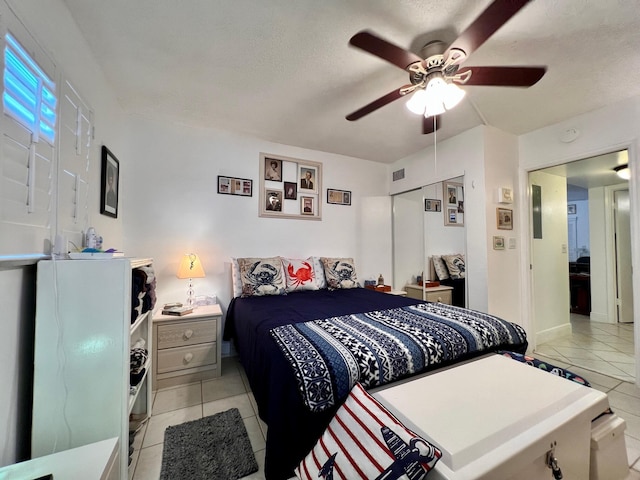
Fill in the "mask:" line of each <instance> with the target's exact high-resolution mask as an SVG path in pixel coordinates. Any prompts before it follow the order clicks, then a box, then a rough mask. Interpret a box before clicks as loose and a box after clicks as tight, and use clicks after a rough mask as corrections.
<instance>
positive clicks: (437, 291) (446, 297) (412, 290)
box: [404, 284, 453, 305]
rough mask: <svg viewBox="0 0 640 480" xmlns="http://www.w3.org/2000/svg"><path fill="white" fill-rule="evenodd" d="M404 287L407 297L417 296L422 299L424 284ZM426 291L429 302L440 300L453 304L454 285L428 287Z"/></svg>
mask: <svg viewBox="0 0 640 480" xmlns="http://www.w3.org/2000/svg"><path fill="white" fill-rule="evenodd" d="M404 289H405V290H406V291H407V297H409V298H416V299H418V300H422V286H421V285H415V284H412V285H405V286H404ZM424 291H425V300H426V301H427V302H439V303H446V304H448V305H451V296H452V291H453V287H448V286H446V285H440V286H438V287H427V288H425V289H424Z"/></svg>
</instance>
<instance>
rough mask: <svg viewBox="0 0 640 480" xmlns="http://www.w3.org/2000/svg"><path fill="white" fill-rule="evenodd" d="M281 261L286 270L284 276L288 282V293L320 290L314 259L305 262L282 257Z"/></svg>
mask: <svg viewBox="0 0 640 480" xmlns="http://www.w3.org/2000/svg"><path fill="white" fill-rule="evenodd" d="M280 259H281V260H282V267H283V268H284V274H285V278H286V280H287V284H286V289H287V292H296V291H300V290H318V284H317V283H316V274H315V269H314V268H313V259H312V258H311V257H309V258H307V259H305V260H298V259H293V258H282V257H280Z"/></svg>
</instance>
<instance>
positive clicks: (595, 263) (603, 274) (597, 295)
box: [589, 187, 615, 322]
mask: <svg viewBox="0 0 640 480" xmlns="http://www.w3.org/2000/svg"><path fill="white" fill-rule="evenodd" d="M605 209H606V196H605V189H604V187H598V188H590V189H589V225H591V228H590V231H589V239H590V245H591V265H590V267H589V268H590V271H591V314H590V318H591V319H592V320H594V321H596V322H608V321H610V320H609V318H608V317H609V314H608V311H609V303H608V300H607V296H608V293H609V290H610V288H609V286H608V284H609V278H608V276H607V262H608V258H607V230H606V229H605V228H604V225H606V212H605ZM609 248H610V247H609ZM614 321H615V319H614Z"/></svg>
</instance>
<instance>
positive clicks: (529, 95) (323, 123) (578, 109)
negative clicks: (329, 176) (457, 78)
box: [64, 0, 640, 163]
mask: <svg viewBox="0 0 640 480" xmlns="http://www.w3.org/2000/svg"><path fill="white" fill-rule="evenodd" d="M64 1H65V3H66V4H67V5H68V7H69V9H70V11H71V13H72V15H73V16H74V18H75V20H76V22H77V23H78V25H79V27H80V29H81V30H82V32H83V33H84V35H85V37H86V39H87V41H88V43H89V45H90V46H91V49H92V51H93V53H94V54H95V58H96V59H97V61H98V62H99V63H100V65H101V66H102V69H103V70H104V73H105V75H106V76H107V78H108V80H109V82H110V83H111V85H112V86H113V88H114V90H115V92H116V94H117V96H118V99H119V101H120V103H121V105H122V107H123V108H124V109H125V110H126V111H128V112H133V113H139V114H143V115H149V116H155V117H166V118H171V119H173V120H176V119H177V120H178V121H180V122H182V123H187V124H193V125H199V126H205V127H214V128H221V129H228V130H233V131H237V132H240V133H244V134H248V135H251V136H255V137H258V138H263V139H266V140H270V141H274V142H279V143H284V144H288V145H296V146H301V147H306V148H311V149H316V150H322V151H326V152H333V153H340V154H344V155H349V156H353V157H360V158H365V159H369V160H375V161H379V162H385V163H389V162H393V161H395V160H398V159H399V158H402V157H404V156H407V155H409V154H411V153H414V152H416V151H418V150H421V149H423V148H425V147H426V146H428V145H431V144H432V143H433V141H434V140H433V137H434V136H433V135H421V134H420V128H421V126H420V120H419V118H418V117H416V116H415V115H413V114H411V113H409V112H408V111H407V110H406V109H405V108H404V103H405V100H404V99H400V100H397V101H396V102H394V103H392V104H390V105H387V106H385V107H383V108H382V109H380V110H378V111H376V112H373V113H371V114H370V115H368V116H366V117H364V118H362V119H361V120H358V121H356V122H348V121H347V120H345V118H344V117H345V115H347V114H349V113H351V112H352V111H354V110H357V109H358V108H360V107H362V106H364V105H365V104H367V103H369V102H371V101H373V100H374V99H376V98H378V97H380V96H382V95H384V94H386V93H389V92H390V91H392V90H394V89H395V88H399V87H400V86H402V85H404V84H406V83H409V82H408V75H407V74H406V73H405V72H403V71H402V70H400V69H399V68H397V67H394V66H392V65H391V64H389V63H387V62H385V61H383V60H381V59H379V58H377V57H374V56H372V55H369V54H367V53H365V52H363V51H361V50H358V49H355V48H353V47H350V46H349V45H348V42H349V38H351V36H353V35H354V34H355V33H357V32H358V31H360V30H363V29H370V30H372V31H373V32H375V33H376V34H378V35H380V36H382V37H383V38H385V39H387V40H388V41H390V42H392V43H395V44H396V45H399V46H401V47H403V48H407V49H410V50H412V51H414V52H418V51H419V50H420V48H421V47H422V46H423V45H424V44H426V43H427V42H428V41H431V40H435V39H439V40H442V41H444V42H445V43H447V44H449V43H451V42H452V41H453V40H454V39H455V38H456V37H457V35H458V34H459V33H460V32H462V31H463V30H464V29H465V28H466V27H467V26H468V25H469V24H470V23H471V22H472V21H473V20H474V19H475V18H476V17H477V16H478V15H479V14H480V13H481V12H482V11H483V10H484V9H485V8H486V7H487V6H488V5H489V4H490V3H491V2H490V0H475V1H469V0H466V1H464V0H396V1H390V0H188V1H182V2H180V1H176V0H135V1H131V0H108V1H105V0H64ZM472 65H547V66H548V71H547V73H546V75H545V76H544V77H543V78H542V80H541V81H540V82H538V84H536V85H534V86H533V87H531V88H529V89H519V88H505V87H471V86H470V87H465V88H466V90H467V92H468V95H467V97H466V99H465V100H464V101H463V103H462V104H461V105H459V106H458V107H456V108H455V109H454V110H452V111H450V112H447V113H445V114H444V116H443V126H442V128H441V129H440V130H438V132H437V138H438V140H443V139H445V138H448V137H451V136H453V135H456V134H458V133H460V132H462V131H464V130H467V129H469V128H472V127H474V126H477V125H480V124H482V123H483V122H484V123H486V124H489V125H493V126H495V127H498V128H500V129H502V130H505V131H508V132H512V133H514V134H522V133H525V132H529V131H531V130H535V129H538V128H540V127H543V126H545V125H549V124H552V123H555V122H558V121H561V120H564V119H567V118H569V117H572V116H575V115H577V114H581V113H585V112H588V111H590V110H594V109H596V108H599V107H602V106H604V105H607V104H610V103H613V102H617V101H620V100H623V99H626V98H631V97H635V96H639V95H640V80H639V78H640V75H639V74H640V0H533V1H532V2H531V3H529V4H528V5H527V6H525V7H524V8H523V9H522V10H521V11H520V12H519V13H518V14H517V15H516V16H515V17H514V18H512V19H511V20H510V21H509V22H508V23H507V24H506V25H504V26H503V27H502V28H501V29H500V30H498V32H497V33H496V34H494V35H493V36H492V37H491V38H490V39H489V40H488V41H487V42H486V43H485V44H483V45H482V46H481V47H480V48H479V49H478V50H477V51H476V52H474V53H473V54H472V55H471V57H470V58H469V59H468V60H467V61H466V62H465V66H472Z"/></svg>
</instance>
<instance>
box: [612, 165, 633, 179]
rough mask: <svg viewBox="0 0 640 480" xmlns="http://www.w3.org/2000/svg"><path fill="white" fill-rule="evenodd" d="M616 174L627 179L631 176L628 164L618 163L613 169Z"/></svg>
mask: <svg viewBox="0 0 640 480" xmlns="http://www.w3.org/2000/svg"><path fill="white" fill-rule="evenodd" d="M613 171H614V172H616V174H617V175H618V176H619V177H620V178H622V179H623V180H629V179H630V178H631V171H630V170H629V165H628V164H626V165H618V166H617V167H615V168H614V169H613Z"/></svg>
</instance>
